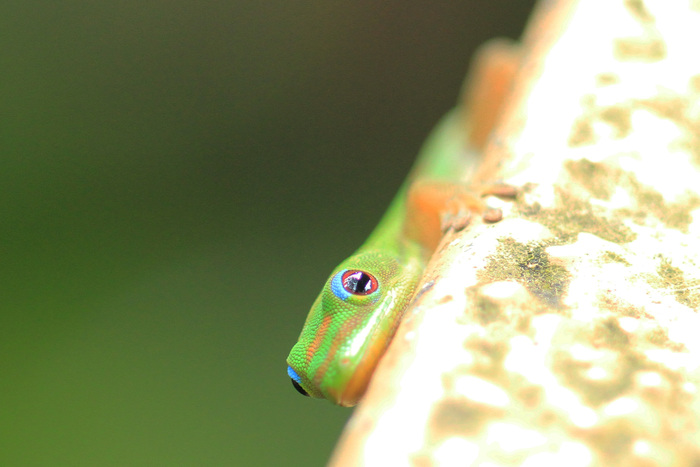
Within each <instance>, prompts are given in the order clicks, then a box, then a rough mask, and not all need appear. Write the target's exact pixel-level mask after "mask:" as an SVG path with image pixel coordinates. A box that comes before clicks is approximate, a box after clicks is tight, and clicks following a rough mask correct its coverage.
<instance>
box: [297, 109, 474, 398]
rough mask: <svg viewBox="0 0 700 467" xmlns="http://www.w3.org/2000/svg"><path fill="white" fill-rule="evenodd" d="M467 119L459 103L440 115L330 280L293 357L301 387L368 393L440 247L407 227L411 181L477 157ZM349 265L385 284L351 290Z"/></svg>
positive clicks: (330, 393) (319, 392) (328, 394)
mask: <svg viewBox="0 0 700 467" xmlns="http://www.w3.org/2000/svg"><path fill="white" fill-rule="evenodd" d="M461 122H463V120H462V119H460V118H458V114H457V111H453V112H451V113H449V114H448V115H447V116H446V117H445V118H444V119H443V120H442V121H441V122H440V124H439V125H438V126H437V127H436V129H435V130H434V131H433V133H432V134H431V136H430V137H429V138H428V140H427V141H426V144H425V145H424V147H423V149H422V150H421V154H420V156H419V158H418V160H417V162H416V164H415V166H414V168H413V169H412V171H411V173H410V174H409V177H408V179H407V180H406V182H404V184H403V185H402V187H401V189H400V190H399V192H398V194H397V195H396V197H395V198H394V200H393V201H392V203H391V205H390V206H389V209H388V211H387V212H386V214H385V215H384V217H383V218H382V220H381V222H380V223H379V225H378V226H377V227H376V228H375V230H374V231H373V232H372V234H371V235H370V237H369V238H368V239H367V241H366V242H365V243H364V244H363V245H362V246H361V247H360V248H359V249H358V250H357V252H355V254H354V255H352V256H351V257H349V258H348V259H346V260H345V261H343V262H342V263H341V264H340V265H339V266H338V267H337V268H336V269H335V270H334V271H333V273H332V274H331V276H330V278H329V279H328V281H326V284H325V286H324V287H323V290H322V291H321V294H320V295H319V296H318V298H317V299H316V301H315V302H314V304H313V306H312V307H311V311H310V312H309V314H308V316H307V318H306V322H305V323H304V327H303V329H302V331H301V335H300V336H299V340H298V342H297V343H296V344H295V345H294V347H293V348H292V350H291V352H290V353H289V356H288V357H287V364H288V365H289V368H290V371H289V375H290V377H292V381H293V382H295V387H297V389H298V390H299V391H300V392H302V393H306V395H309V396H311V397H317V398H325V399H328V400H330V401H332V402H334V403H336V404H339V405H343V406H353V405H355V404H357V402H358V401H359V400H360V398H361V397H362V395H363V394H364V392H365V389H366V388H367V384H368V382H369V379H370V377H371V375H372V372H373V371H374V368H375V367H376V366H377V363H378V361H379V359H380V358H381V356H382V355H383V353H384V351H385V350H386V348H387V346H388V345H389V342H390V341H391V338H392V337H393V335H394V332H395V331H396V328H397V327H398V324H399V322H400V321H401V317H402V316H403V314H404V310H405V309H406V307H407V306H408V304H409V302H410V300H411V297H412V296H413V293H414V291H415V288H416V285H417V283H418V281H419V279H420V277H421V275H422V273H423V270H424V269H425V265H426V263H427V261H428V259H429V257H430V255H431V254H432V251H428V249H427V248H426V247H425V246H424V245H421V244H420V243H419V242H418V241H416V240H414V239H411V238H407V237H406V235H405V229H404V223H405V222H406V194H407V192H408V188H409V186H410V184H411V183H412V182H413V181H414V180H418V179H431V180H434V179H446V178H448V179H449V176H450V175H452V177H454V176H455V174H462V173H464V170H465V168H466V167H468V166H469V165H470V164H473V163H474V161H475V159H476V157H474V154H473V153H474V151H468V150H467V149H466V148H465V147H464V144H463V142H464V141H466V140H467V138H466V136H465V134H464V129H463V125H462V126H460V125H459V123H461ZM470 152H471V154H470ZM346 270H348V271H362V272H364V273H367V274H369V275H371V276H373V278H374V279H376V283H377V284H376V285H377V289H376V290H375V291H373V292H371V293H368V294H352V293H348V292H347V290H346V289H344V288H343V287H342V284H343V282H342V280H341V276H342V274H341V273H342V272H343V271H346ZM334 278H336V279H335V281H336V282H335V287H334ZM363 285H364V284H363ZM370 288H371V284H370Z"/></svg>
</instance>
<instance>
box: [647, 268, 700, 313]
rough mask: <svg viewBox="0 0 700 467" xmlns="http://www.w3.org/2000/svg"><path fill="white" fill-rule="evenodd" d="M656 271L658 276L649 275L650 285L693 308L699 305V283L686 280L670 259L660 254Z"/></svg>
mask: <svg viewBox="0 0 700 467" xmlns="http://www.w3.org/2000/svg"><path fill="white" fill-rule="evenodd" d="M656 273H657V274H658V276H651V277H650V278H649V280H648V282H649V284H650V285H651V286H653V287H656V288H657V289H663V290H664V291H667V292H668V293H669V294H673V295H675V297H676V300H677V301H678V303H681V304H683V305H686V306H688V307H690V308H692V309H694V310H697V309H698V308H699V307H700V285H699V284H697V283H690V282H688V281H687V280H686V279H685V275H684V274H683V271H681V270H680V269H679V268H677V267H675V266H673V265H672V264H671V261H669V260H668V259H667V258H665V257H663V256H661V257H660V258H659V265H658V267H657V268H656Z"/></svg>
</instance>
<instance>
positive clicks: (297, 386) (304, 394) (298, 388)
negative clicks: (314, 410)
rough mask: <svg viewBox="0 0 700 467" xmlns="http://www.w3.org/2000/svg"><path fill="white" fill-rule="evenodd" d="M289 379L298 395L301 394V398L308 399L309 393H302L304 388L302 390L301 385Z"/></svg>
mask: <svg viewBox="0 0 700 467" xmlns="http://www.w3.org/2000/svg"><path fill="white" fill-rule="evenodd" d="M290 379H291V380H292V385H294V389H296V390H297V391H299V394H301V395H302V396H306V397H309V393H308V392H306V391H304V388H302V387H301V385H300V384H299V383H297V382H296V381H294V379H293V378H290Z"/></svg>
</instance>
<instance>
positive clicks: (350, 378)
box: [287, 251, 417, 406]
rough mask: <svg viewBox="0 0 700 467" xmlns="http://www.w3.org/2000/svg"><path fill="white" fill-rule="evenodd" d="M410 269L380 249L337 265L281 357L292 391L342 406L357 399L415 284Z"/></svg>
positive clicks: (392, 332)
mask: <svg viewBox="0 0 700 467" xmlns="http://www.w3.org/2000/svg"><path fill="white" fill-rule="evenodd" d="M415 267H416V265H414V264H413V263H409V264H402V263H400V262H399V261H398V260H397V259H396V258H395V257H394V256H391V255H387V254H385V253H383V252H381V251H368V252H363V253H358V254H356V255H353V256H351V257H350V258H348V259H347V260H345V261H344V262H343V263H341V265H340V266H339V267H338V268H337V269H336V270H335V271H334V272H333V273H332V274H331V276H330V277H329V278H328V281H327V282H326V285H325V286H324V288H323V290H322V291H321V294H320V295H319V296H318V298H317V299H316V301H315V302H314V305H313V306H312V308H311V311H310V312H309V315H308V316H307V318H306V323H305V324H304V328H303V330H302V332H301V335H300V336H299V340H298V342H297V343H296V344H295V345H294V347H293V348H292V351H291V352H290V353H289V357H288V358H287V363H288V370H287V373H288V375H289V376H290V378H291V379H292V384H293V385H294V387H295V388H296V389H297V391H299V392H300V393H302V394H304V395H307V396H311V397H318V398H325V399H328V400H330V401H332V402H335V403H336V404H339V405H344V406H353V405H355V404H356V403H357V402H358V401H359V400H360V398H361V397H362V396H363V394H364V392H365V390H366V388H367V384H368V382H369V379H370V377H371V375H372V372H373V371H374V369H375V367H376V366H377V363H378V362H379V360H380V358H381V356H382V355H383V354H384V351H385V350H386V347H387V346H388V345H389V342H390V341H391V338H392V337H393V335H394V332H395V331H396V327H397V326H398V323H399V321H400V319H401V316H402V314H403V311H404V309H405V307H406V305H407V304H408V301H409V299H410V297H411V295H412V293H413V290H414V288H415V286H416V282H417V278H416V276H417V274H415V271H414V270H412V268H415Z"/></svg>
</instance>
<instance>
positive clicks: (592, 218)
mask: <svg viewBox="0 0 700 467" xmlns="http://www.w3.org/2000/svg"><path fill="white" fill-rule="evenodd" d="M557 198H558V200H557V201H558V202H557V203H556V204H557V207H556V208H551V209H543V208H541V207H540V206H539V205H538V204H535V205H533V206H529V207H527V208H526V209H521V211H520V212H521V214H523V215H524V216H525V217H528V218H531V219H533V220H534V221H536V222H539V223H541V224H543V225H545V226H547V227H548V228H549V230H551V231H552V232H553V233H555V234H556V235H557V236H558V237H560V238H561V240H562V241H563V242H567V241H573V240H574V239H575V238H576V236H577V235H578V234H579V233H581V232H587V233H590V234H593V235H597V236H598V237H600V238H602V239H604V240H607V241H609V242H614V243H620V244H621V243H628V242H631V241H633V240H634V239H635V238H636V235H635V233H634V232H632V231H631V230H630V229H629V228H628V227H627V226H625V225H624V224H622V223H621V222H620V221H618V220H616V219H607V218H606V217H603V216H599V215H597V214H596V213H595V212H594V210H593V207H592V206H591V204H590V203H589V202H588V201H584V200H580V199H577V198H574V197H573V196H571V195H568V194H566V193H564V192H563V191H562V190H557Z"/></svg>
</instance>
